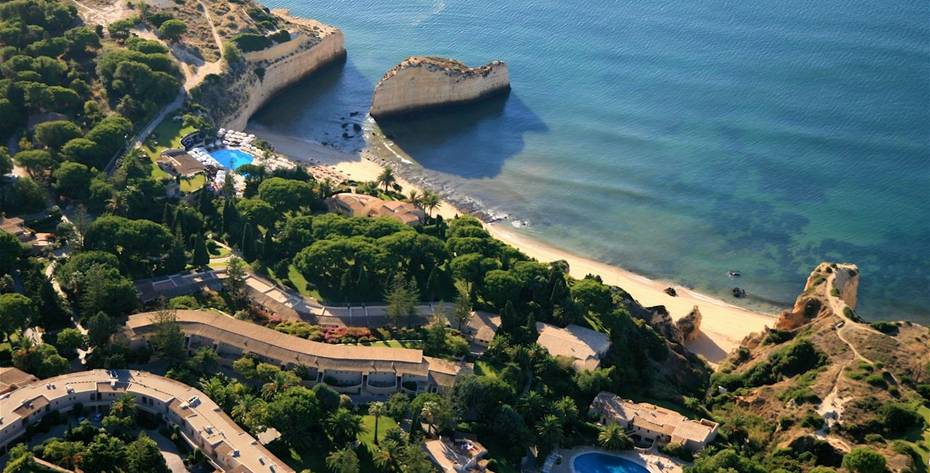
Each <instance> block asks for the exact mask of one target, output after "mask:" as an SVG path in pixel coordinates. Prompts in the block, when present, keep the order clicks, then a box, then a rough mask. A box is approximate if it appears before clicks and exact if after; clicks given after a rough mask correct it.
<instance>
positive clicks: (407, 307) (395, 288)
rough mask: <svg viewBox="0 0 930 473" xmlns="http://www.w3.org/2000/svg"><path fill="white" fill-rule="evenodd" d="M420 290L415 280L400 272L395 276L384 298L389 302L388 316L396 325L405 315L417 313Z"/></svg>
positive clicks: (411, 315) (412, 315) (410, 315)
mask: <svg viewBox="0 0 930 473" xmlns="http://www.w3.org/2000/svg"><path fill="white" fill-rule="evenodd" d="M418 299H419V291H418V290H417V286H416V283H415V282H414V281H412V280H411V281H407V280H406V279H404V276H403V275H402V274H400V273H398V274H397V275H395V276H394V282H393V283H392V284H391V287H390V288H389V289H388V292H387V294H385V296H384V300H385V302H386V303H387V309H386V312H387V317H388V319H389V320H390V321H391V323H392V324H393V325H394V326H397V325H399V322H400V319H401V318H403V317H410V318H412V317H414V316H415V315H416V308H417V307H416V306H417V300H418Z"/></svg>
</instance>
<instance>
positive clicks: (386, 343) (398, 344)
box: [370, 339, 423, 348]
mask: <svg viewBox="0 0 930 473" xmlns="http://www.w3.org/2000/svg"><path fill="white" fill-rule="evenodd" d="M370 346H373V347H389V348H423V342H421V341H419V340H414V341H403V342H402V341H400V340H394V339H390V340H378V341H375V342H371V344H370Z"/></svg>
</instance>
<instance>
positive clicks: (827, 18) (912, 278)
mask: <svg viewBox="0 0 930 473" xmlns="http://www.w3.org/2000/svg"><path fill="white" fill-rule="evenodd" d="M265 3H266V4H267V5H268V6H270V7H287V8H290V9H291V10H292V11H293V12H294V13H296V14H300V15H304V16H309V17H314V18H318V19H320V20H322V21H324V22H327V23H330V24H333V25H336V26H338V27H340V28H342V29H343V31H344V32H345V35H346V46H347V49H348V51H349V55H348V59H347V61H346V63H345V64H343V65H340V66H337V67H332V68H329V69H328V70H326V71H324V72H323V73H321V74H317V75H316V76H315V77H313V78H311V79H309V80H307V81H305V82H303V83H301V84H300V85H298V86H297V87H295V88H293V89H291V90H289V91H287V92H285V93H283V94H282V95H280V96H279V97H278V98H276V99H275V100H274V101H272V102H271V104H270V105H269V106H267V107H265V108H264V109H263V110H262V111H260V112H259V113H258V114H256V115H255V117H253V122H252V125H253V126H255V125H257V126H258V127H262V126H264V127H268V128H269V129H272V130H274V131H277V132H282V133H288V134H293V135H297V136H302V137H308V138H313V139H317V140H319V141H324V142H327V143H335V144H338V145H339V146H341V147H344V148H346V149H356V148H359V147H361V146H362V145H363V144H364V143H363V142H362V140H361V138H359V137H358V136H356V135H357V133H356V132H354V131H353V129H352V127H351V126H349V127H348V128H347V130H348V133H347V134H348V135H349V138H343V137H342V134H343V132H345V131H346V128H343V123H345V122H347V121H348V122H355V123H362V122H363V121H364V119H365V118H364V115H365V111H366V110H367V108H368V105H369V102H370V97H371V91H372V89H373V87H374V84H375V83H376V82H377V80H378V79H379V78H380V77H381V75H382V74H383V73H384V72H385V71H386V70H387V69H389V68H390V67H391V66H393V65H394V64H396V63H397V62H399V61H401V60H403V59H404V58H405V57H406V56H408V55H412V54H436V55H447V56H452V57H455V58H459V59H461V60H463V61H464V62H466V63H469V64H480V63H485V62H487V61H489V60H492V59H503V60H505V61H506V62H508V64H509V66H510V74H511V82H512V87H513V91H512V93H511V94H510V95H509V96H508V97H506V99H500V100H495V101H491V102H488V103H483V104H481V105H476V106H472V107H468V108H465V109H461V110H457V111H454V112H451V113H447V114H443V115H435V116H430V117H426V118H422V119H419V120H414V121H408V122H404V123H395V124H392V125H390V126H385V127H383V129H384V131H385V133H388V134H390V136H391V137H392V138H393V140H394V142H396V144H397V145H398V146H400V147H402V148H403V149H404V150H405V151H407V152H408V153H409V154H410V155H411V156H413V157H414V158H415V159H416V161H417V162H418V163H419V164H420V165H422V166H423V171H422V172H423V174H424V175H426V176H428V177H429V178H430V180H431V181H432V182H433V183H434V184H436V185H437V186H439V187H440V188H442V189H443V190H445V191H449V192H455V193H457V194H460V195H467V196H469V197H471V198H474V199H476V200H477V201H479V202H480V203H481V204H482V205H483V206H484V207H486V208H488V209H491V210H494V211H496V212H500V213H507V214H510V215H512V216H514V217H515V218H517V219H521V220H526V221H528V222H529V224H530V226H529V227H527V228H525V229H522V230H521V231H525V232H527V233H529V234H531V235H533V236H536V237H539V238H540V239H542V240H544V241H546V242H549V243H552V244H554V245H557V246H560V247H563V248H565V249H567V250H571V251H573V252H576V253H579V254H583V255H586V256H590V257H593V258H596V259H600V260H603V261H605V262H608V263H615V264H618V265H620V266H623V267H625V268H628V269H631V270H634V271H637V272H640V273H643V274H646V275H648V276H651V277H658V278H665V279H670V280H674V281H677V282H680V283H683V284H686V285H691V286H694V287H696V288H697V289H700V290H703V291H707V292H709V293H712V294H715V295H720V296H721V297H723V298H724V299H726V300H730V301H734V299H733V298H732V297H730V296H729V295H728V293H729V289H730V288H732V287H733V286H734V285H739V286H741V287H743V288H745V289H746V290H747V291H748V292H749V293H750V295H751V297H750V298H749V299H748V300H744V301H742V302H741V303H743V304H749V305H754V306H761V307H762V308H766V309H768V310H773V311H774V310H777V308H778V307H783V306H786V305H788V304H790V303H791V302H793V300H794V298H795V297H796V295H797V294H798V292H799V291H800V289H801V287H802V285H803V282H804V278H805V277H806V275H807V274H808V273H809V271H810V269H811V268H812V267H813V266H814V265H815V264H817V263H818V262H820V261H822V260H837V261H851V262H855V263H857V264H859V266H860V268H861V270H862V274H863V280H862V284H861V289H860V313H861V314H862V315H863V316H865V317H866V318H871V319H881V318H895V319H899V318H906V319H912V320H916V321H923V322H930V22H928V21H927V18H930V3H928V2H926V1H925V0H917V1H907V0H888V1H884V2H875V1H865V0H820V1H810V0H776V1H773V2H763V3H759V2H738V1H725V0H708V1H702V2H685V1H678V2H666V1H658V0H637V1H627V0H613V1H606V0H599V1H593V0H579V1H573V2H565V1H556V0H512V1H508V2H498V1H487V0H468V1H465V0H445V1H442V0H437V1H416V0H395V1H391V2H384V1H372V0H356V1H351V2H350V1H346V0H329V1H322V0H269V1H266V2H265ZM352 112H360V113H359V114H358V115H355V116H352V115H351V113H352ZM728 270H739V271H741V272H742V274H743V276H742V278H740V279H738V280H736V281H731V280H730V279H728V278H727V275H726V273H727V271H728Z"/></svg>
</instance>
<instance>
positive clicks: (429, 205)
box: [420, 191, 439, 217]
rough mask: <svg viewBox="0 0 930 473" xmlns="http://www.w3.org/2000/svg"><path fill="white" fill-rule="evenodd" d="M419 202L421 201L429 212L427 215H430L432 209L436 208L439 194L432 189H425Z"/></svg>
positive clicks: (431, 214)
mask: <svg viewBox="0 0 930 473" xmlns="http://www.w3.org/2000/svg"><path fill="white" fill-rule="evenodd" d="M420 202H422V204H423V207H425V208H426V212H427V213H429V216H430V217H432V216H433V211H434V210H436V207H439V194H437V193H435V192H432V191H426V192H425V193H423V197H422V198H421V199H420Z"/></svg>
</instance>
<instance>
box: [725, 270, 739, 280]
mask: <svg viewBox="0 0 930 473" xmlns="http://www.w3.org/2000/svg"><path fill="white" fill-rule="evenodd" d="M727 276H729V277H730V279H733V278H738V277H740V276H742V273H740V272H739V271H730V272H728V273H727Z"/></svg>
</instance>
